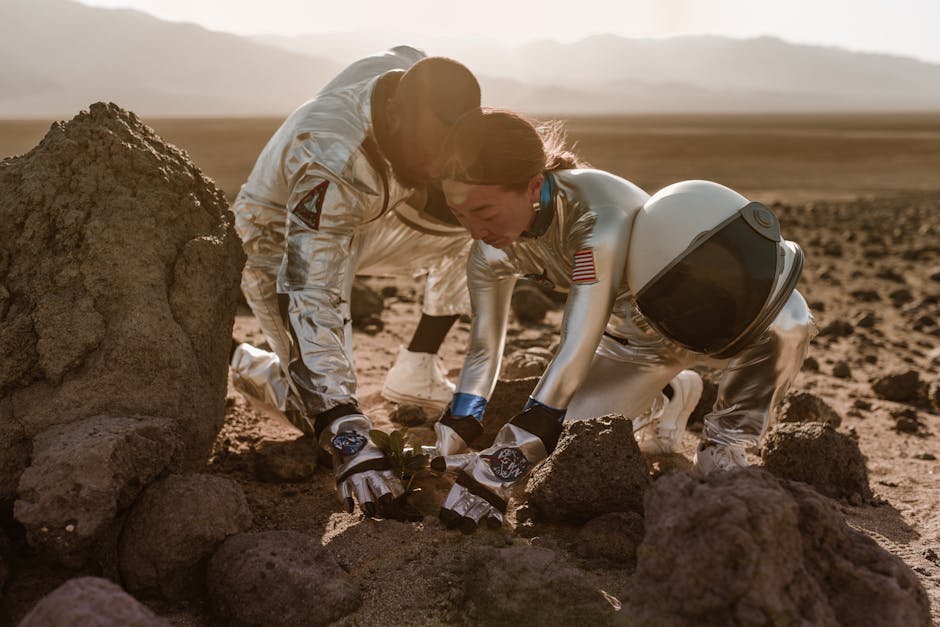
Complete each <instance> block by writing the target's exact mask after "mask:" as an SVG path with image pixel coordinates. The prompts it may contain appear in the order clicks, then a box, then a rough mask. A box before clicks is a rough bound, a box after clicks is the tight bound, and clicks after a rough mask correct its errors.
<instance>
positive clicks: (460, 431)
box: [428, 406, 483, 471]
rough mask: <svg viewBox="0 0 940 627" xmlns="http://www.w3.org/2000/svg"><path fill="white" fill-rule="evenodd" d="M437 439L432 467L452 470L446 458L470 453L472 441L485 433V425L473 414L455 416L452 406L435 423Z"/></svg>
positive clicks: (432, 451)
mask: <svg viewBox="0 0 940 627" xmlns="http://www.w3.org/2000/svg"><path fill="white" fill-rule="evenodd" d="M434 433H435V435H436V436H437V440H436V442H435V443H434V449H432V450H430V451H428V452H429V453H431V468H432V469H434V470H438V471H445V470H450V469H448V468H447V467H446V463H445V458H446V457H453V456H455V455H458V454H462V453H464V454H465V453H468V451H469V450H470V443H471V442H473V441H474V440H476V439H477V438H478V437H480V434H482V433H483V425H482V424H481V422H480V421H479V420H477V419H476V418H475V417H473V416H455V415H453V414H452V413H451V410H450V407H449V406H448V407H447V409H445V410H444V415H442V416H441V419H440V420H438V421H437V422H436V423H434Z"/></svg>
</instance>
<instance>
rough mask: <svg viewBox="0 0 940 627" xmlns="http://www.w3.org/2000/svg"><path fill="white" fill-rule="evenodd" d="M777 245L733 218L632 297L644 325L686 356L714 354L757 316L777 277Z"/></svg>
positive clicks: (740, 219) (740, 217)
mask: <svg viewBox="0 0 940 627" xmlns="http://www.w3.org/2000/svg"><path fill="white" fill-rule="evenodd" d="M778 256H779V255H778V248H777V243H776V242H775V241H772V240H771V239H768V238H767V237H765V236H763V235H761V234H760V233H758V232H757V231H756V230H755V229H754V228H752V227H751V226H750V225H749V224H748V223H747V221H746V220H745V219H744V217H743V215H741V214H739V215H737V216H736V217H734V218H732V219H730V220H729V221H728V222H726V223H724V224H723V225H722V226H720V227H719V228H717V229H716V230H715V231H713V232H712V233H711V234H709V235H708V236H707V237H706V238H705V239H704V240H703V241H701V243H700V244H699V245H698V246H695V247H693V248H690V250H688V251H687V252H686V254H685V255H683V256H682V257H680V258H679V259H677V260H676V261H675V262H673V264H672V265H670V266H669V267H667V268H666V269H665V270H664V271H663V272H661V273H660V275H659V276H658V277H656V278H654V279H653V280H652V281H650V283H649V284H647V285H646V286H645V287H644V288H643V289H642V290H641V291H640V293H639V294H637V296H636V299H637V301H636V302H637V308H638V309H639V310H640V313H642V314H643V316H644V317H645V318H646V319H647V321H648V322H649V323H650V324H651V325H652V326H653V328H655V329H656V330H657V331H659V332H660V333H661V334H663V335H664V336H665V337H667V338H669V339H671V340H673V341H674V342H676V343H677V344H680V345H682V346H684V347H685V348H688V349H689V350H692V351H695V352H698V353H705V354H716V353H720V352H721V351H722V349H723V348H725V347H727V346H728V345H729V344H731V343H732V342H734V340H735V339H736V338H738V337H739V336H740V335H741V334H742V333H744V332H745V331H746V330H747V329H748V327H749V325H751V323H753V322H754V321H755V319H756V318H757V317H758V316H759V315H760V313H761V311H762V309H763V308H764V305H765V304H766V303H767V300H768V297H769V296H770V293H771V290H772V289H773V286H774V281H775V279H776V276H777V272H778V269H777V268H778Z"/></svg>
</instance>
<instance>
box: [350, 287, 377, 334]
mask: <svg viewBox="0 0 940 627" xmlns="http://www.w3.org/2000/svg"><path fill="white" fill-rule="evenodd" d="M384 310H385V301H384V299H383V298H382V295H381V294H379V293H378V292H376V291H375V290H374V289H372V288H371V287H369V286H368V285H363V284H362V283H360V282H359V281H354V282H353V284H352V295H351V296H350V299H349V317H350V318H351V319H352V323H353V324H354V325H356V326H359V325H361V324H365V323H366V322H369V321H370V320H371V319H372V318H375V317H378V316H380V315H381V314H382V312H383V311H384Z"/></svg>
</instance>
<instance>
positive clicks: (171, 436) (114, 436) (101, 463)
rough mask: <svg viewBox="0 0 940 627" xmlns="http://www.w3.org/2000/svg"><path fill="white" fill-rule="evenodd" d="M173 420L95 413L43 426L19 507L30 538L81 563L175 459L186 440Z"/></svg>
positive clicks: (68, 560)
mask: <svg viewBox="0 0 940 627" xmlns="http://www.w3.org/2000/svg"><path fill="white" fill-rule="evenodd" d="M173 427H174V425H173V422H172V421H171V420H169V419H166V418H126V417H116V416H95V417H92V418H87V419H84V420H79V421H76V422H72V423H70V424H65V425H59V426H56V427H51V428H49V429H47V430H45V431H43V432H42V433H40V434H38V435H37V436H36V437H35V439H34V440H33V459H32V463H31V464H30V466H29V468H27V469H26V471H25V472H23V475H22V477H21V478H20V484H19V492H18V495H17V497H18V498H17V500H16V502H15V503H14V508H13V513H14V516H15V517H16V520H17V521H18V522H19V523H20V524H22V525H23V527H25V529H26V538H27V541H28V542H29V544H30V545H32V546H33V547H35V548H36V549H38V550H39V551H40V552H41V553H43V554H45V555H47V556H49V557H51V558H53V559H55V560H57V561H59V562H60V563H62V564H64V565H66V566H70V567H79V566H81V565H82V564H83V563H84V562H85V561H86V560H87V559H88V557H90V555H91V553H92V552H93V550H94V545H95V542H96V541H97V540H98V539H99V538H100V537H101V536H103V535H106V534H107V533H108V529H109V527H110V526H111V522H112V521H113V520H114V519H115V518H116V517H117V516H118V515H119V514H120V513H121V512H123V511H125V510H126V509H128V508H129V507H130V505H131V504H132V503H133V502H134V499H135V498H137V495H138V494H140V491H141V490H143V488H144V487H146V486H147V484H148V483H150V482H151V481H153V480H154V479H155V478H156V477H157V476H158V475H159V474H160V473H161V472H163V471H164V470H166V469H168V468H172V467H173V466H174V457H176V454H177V452H178V451H179V450H180V449H181V448H182V444H181V442H180V441H179V438H178V436H177V435H176V432H175V430H174V428H173Z"/></svg>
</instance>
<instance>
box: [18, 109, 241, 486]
mask: <svg viewBox="0 0 940 627" xmlns="http://www.w3.org/2000/svg"><path fill="white" fill-rule="evenodd" d="M243 261H244V256H243V253H242V251H241V245H240V242H239V240H238V237H237V236H236V235H235V233H234V229H233V219H232V216H231V214H230V212H229V211H228V207H227V203H226V201H225V197H224V195H223V193H222V192H221V190H219V189H218V188H217V187H216V186H215V185H214V184H213V182H212V181H211V180H209V179H207V178H206V177H205V176H204V175H203V174H202V173H201V172H200V171H199V169H198V168H196V166H195V165H193V163H192V162H191V161H190V160H189V158H188V157H187V156H186V154H185V153H183V152H182V151H180V150H178V149H177V148H175V147H173V146H170V145H168V144H166V143H165V142H164V141H163V140H162V139H160V137H158V136H157V135H156V134H155V133H154V132H153V131H152V130H151V129H150V128H148V127H147V126H145V125H144V124H142V123H141V122H140V120H139V119H138V118H137V117H136V116H135V115H134V114H132V113H128V112H126V111H123V110H122V109H120V108H119V107H117V106H116V105H113V104H102V103H98V104H94V105H92V106H91V108H90V110H89V111H83V112H81V113H80V114H79V115H77V116H76V117H75V118H73V119H72V120H71V121H69V122H67V123H61V122H58V123H55V124H53V125H52V127H51V128H50V130H49V132H48V133H47V134H46V136H45V138H44V139H43V140H42V141H41V142H40V143H39V145H38V146H36V147H35V148H33V149H32V150H31V151H30V152H28V153H26V154H25V155H22V156H19V157H14V158H10V159H4V160H3V161H2V162H0V399H4V400H3V401H0V417H2V420H3V422H4V423H5V424H4V427H3V429H4V430H6V431H10V425H11V424H13V423H15V425H17V428H16V429H13V431H14V432H18V431H17V430H18V429H20V428H21V429H22V437H23V438H26V439H27V440H32V439H33V438H34V437H36V435H37V434H39V433H42V432H43V431H46V430H48V429H51V428H52V427H54V426H56V425H65V424H69V423H72V422H76V421H78V420H82V419H85V418H88V417H91V416H100V415H116V416H135V415H142V416H154V417H160V418H168V419H170V420H172V421H173V424H174V429H175V430H176V431H177V432H178V433H179V436H180V441H181V442H183V445H184V453H185V458H186V460H188V461H190V462H193V463H194V464H195V463H199V462H202V461H204V459H205V456H206V455H207V453H208V452H209V449H210V447H211V445H212V442H213V440H214V438H215V435H216V433H217V432H218V430H219V427H220V425H221V424H222V421H223V419H224V409H225V391H226V382H227V364H228V351H229V347H230V338H231V330H232V323H233V320H234V315H235V306H236V301H237V295H238V285H239V277H240V274H241V267H242V264H243ZM6 399H11V400H9V401H7V400H6ZM17 437H19V436H17ZM17 441H18V440H15V441H14V443H13V444H11V443H8V442H4V443H3V444H2V445H0V472H3V474H4V476H3V477H2V478H0V488H2V487H4V486H9V485H11V483H15V477H16V476H18V474H19V473H21V472H22V471H23V470H24V468H25V464H24V463H23V460H22V455H21V447H20V446H19V445H18V444H16V442H17ZM11 477H12V478H13V479H12V480H11ZM9 496H10V495H9V494H0V498H4V497H5V498H9Z"/></svg>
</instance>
